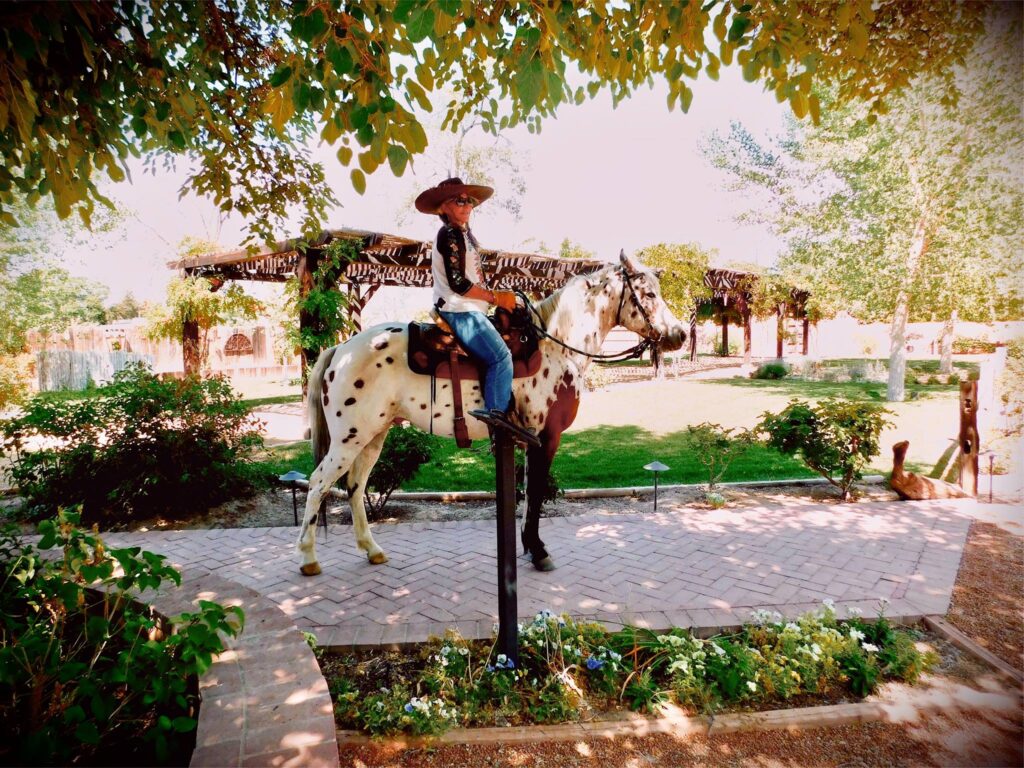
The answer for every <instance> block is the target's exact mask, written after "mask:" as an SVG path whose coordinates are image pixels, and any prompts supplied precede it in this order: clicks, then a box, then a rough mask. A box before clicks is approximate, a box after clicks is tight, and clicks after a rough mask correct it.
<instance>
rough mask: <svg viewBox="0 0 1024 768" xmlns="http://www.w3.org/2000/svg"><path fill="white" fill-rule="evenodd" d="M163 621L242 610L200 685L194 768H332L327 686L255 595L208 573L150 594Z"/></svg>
mask: <svg viewBox="0 0 1024 768" xmlns="http://www.w3.org/2000/svg"><path fill="white" fill-rule="evenodd" d="M144 599H145V601H146V602H148V603H149V604H151V605H152V606H153V607H154V609H155V610H156V611H158V612H160V613H161V614H163V615H165V616H167V617H174V616H177V615H179V614H181V613H184V612H187V611H192V610H195V608H196V607H197V605H198V602H199V600H213V601H216V602H218V603H221V604H223V605H230V606H240V607H241V608H242V609H243V610H244V611H245V627H244V629H243V631H242V633H241V634H240V635H239V636H238V637H234V638H227V640H226V645H227V650H225V651H224V652H223V653H221V654H220V655H219V656H217V657H216V659H215V661H214V662H213V664H212V665H211V666H210V668H209V669H208V670H207V671H206V672H205V673H204V674H203V675H202V676H201V677H200V679H199V691H200V697H201V700H202V703H201V705H200V707H199V725H198V728H197V732H196V747H195V751H194V752H193V753H192V761H191V763H190V766H191V767H192V768H201V767H202V766H217V767H218V768H234V766H244V765H253V766H266V765H302V766H304V767H305V766H316V767H317V768H337V766H339V765H340V763H339V759H338V742H337V738H336V735H335V724H334V708H333V704H332V703H331V697H330V693H329V692H328V690H327V681H326V680H324V677H323V674H321V672H320V665H319V664H318V663H317V660H316V657H315V656H314V655H313V651H312V649H311V648H310V647H309V645H308V644H307V643H306V641H305V638H304V637H303V635H302V633H301V632H300V631H299V630H298V629H297V628H296V627H295V624H294V623H292V621H291V619H289V618H288V617H287V616H286V615H285V614H284V613H283V612H282V611H281V609H280V608H278V607H277V606H276V605H275V604H274V603H273V602H271V601H270V600H268V599H267V598H265V597H263V596H262V595H260V594H259V593H258V592H256V591H255V590H252V589H249V588H248V587H244V586H242V585H241V584H238V583H237V582H234V581H230V580H228V579H225V578H222V577H220V576H216V575H214V574H213V573H210V572H206V573H196V572H192V573H189V574H188V575H187V576H186V577H185V578H183V580H182V583H181V586H179V587H172V588H170V589H162V590H161V591H159V592H157V593H155V595H150V594H147V595H145V597H144Z"/></svg>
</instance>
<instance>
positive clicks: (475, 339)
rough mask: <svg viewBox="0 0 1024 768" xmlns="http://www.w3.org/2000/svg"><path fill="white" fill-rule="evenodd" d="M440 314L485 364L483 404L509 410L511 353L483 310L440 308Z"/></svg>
mask: <svg viewBox="0 0 1024 768" xmlns="http://www.w3.org/2000/svg"><path fill="white" fill-rule="evenodd" d="M441 317H443V318H444V319H445V322H447V323H448V325H450V326H451V327H452V330H453V331H455V336H456V337H457V338H458V340H459V342H460V343H461V344H462V346H463V347H465V349H466V351H467V352H469V353H470V354H472V355H473V356H475V357H476V358H477V359H479V360H480V361H481V362H483V363H485V364H486V365H487V376H486V377H485V378H484V404H485V405H486V406H487V408H489V409H490V408H497V409H498V410H499V411H505V410H508V406H509V403H510V402H511V400H512V354H511V353H510V352H509V351H508V346H507V345H506V344H505V341H504V339H502V338H501V334H499V333H498V331H497V330H495V328H494V326H493V325H491V321H490V320H488V319H487V316H486V315H485V314H483V313H482V312H472V311H471V312H445V311H444V310H441Z"/></svg>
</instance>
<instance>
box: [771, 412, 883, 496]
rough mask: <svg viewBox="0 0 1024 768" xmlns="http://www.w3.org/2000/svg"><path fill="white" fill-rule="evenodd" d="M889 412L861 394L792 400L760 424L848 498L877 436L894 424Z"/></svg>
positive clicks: (783, 447)
mask: <svg viewBox="0 0 1024 768" xmlns="http://www.w3.org/2000/svg"><path fill="white" fill-rule="evenodd" d="M890 413H891V411H889V410H887V409H885V408H883V407H881V406H879V405H875V404H874V403H867V402H863V401H857V400H834V399H831V398H829V399H827V400H823V401H821V402H820V403H818V404H817V405H811V404H809V403H806V402H803V401H801V400H790V402H789V405H788V406H786V408H785V409H784V410H782V411H781V412H779V413H765V414H763V415H762V420H761V423H760V424H759V425H758V429H759V430H760V431H762V432H765V433H767V435H768V446H769V447H770V448H774V449H775V450H777V451H779V452H781V453H783V454H786V455H787V456H793V455H799V456H800V458H801V460H802V461H803V462H804V464H806V465H807V466H808V467H809V468H810V469H812V470H814V471H815V472H817V473H818V474H820V475H821V476H822V477H824V478H825V479H826V480H828V481H829V482H830V483H831V484H832V485H834V486H835V487H836V488H838V489H839V492H840V498H841V499H842V500H843V501H846V500H847V499H849V497H850V489H851V488H852V487H853V483H854V482H855V481H856V480H859V479H860V478H861V477H862V476H863V469H864V467H866V466H867V464H868V462H869V461H870V460H871V459H872V458H873V457H875V456H877V455H878V451H879V446H878V438H879V436H880V435H881V432H882V429H883V428H884V427H885V426H886V425H887V424H890V422H889V421H888V420H887V419H886V418H885V415H886V414H890Z"/></svg>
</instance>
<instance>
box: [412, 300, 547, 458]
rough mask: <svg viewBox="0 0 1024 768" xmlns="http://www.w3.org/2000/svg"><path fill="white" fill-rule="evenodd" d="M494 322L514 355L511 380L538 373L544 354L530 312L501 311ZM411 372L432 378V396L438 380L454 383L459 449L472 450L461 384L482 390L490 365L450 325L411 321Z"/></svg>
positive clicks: (520, 309)
mask: <svg viewBox="0 0 1024 768" xmlns="http://www.w3.org/2000/svg"><path fill="white" fill-rule="evenodd" d="M491 322H492V323H493V324H494V327H495V328H496V329H497V331H498V333H499V334H501V338H502V339H504V340H505V344H507V345H508V348H509V352H511V353H512V378H514V379H520V378H524V377H526V376H533V375H534V374H535V373H537V371H538V370H540V364H541V353H540V347H539V344H538V339H537V335H536V333H535V332H534V330H533V325H532V324H531V323H530V319H529V315H528V314H527V311H526V310H525V309H522V308H516V309H515V310H514V311H512V312H508V311H506V310H504V309H498V310H496V311H495V313H494V316H493V317H492V318H491ZM409 370H410V371H412V372H413V373H418V374H422V375H424V376H430V377H431V392H432V393H433V390H434V381H436V380H437V379H448V380H450V381H451V382H452V397H453V400H454V402H453V407H454V409H455V413H454V416H455V442H456V444H457V445H458V446H459V447H460V448H467V447H469V444H470V440H469V431H468V430H467V429H466V419H465V416H464V415H463V408H462V381H463V380H464V379H468V380H470V381H478V382H480V387H481V389H482V388H483V381H484V376H485V375H486V373H487V366H486V365H484V364H483V363H482V362H480V361H478V360H477V359H476V358H475V357H473V356H471V355H469V354H468V353H467V352H466V351H465V350H464V349H463V348H462V347H461V346H460V345H459V342H458V339H456V338H455V336H454V334H452V333H451V329H450V328H447V324H445V327H441V326H440V325H439V324H437V323H419V322H412V323H409Z"/></svg>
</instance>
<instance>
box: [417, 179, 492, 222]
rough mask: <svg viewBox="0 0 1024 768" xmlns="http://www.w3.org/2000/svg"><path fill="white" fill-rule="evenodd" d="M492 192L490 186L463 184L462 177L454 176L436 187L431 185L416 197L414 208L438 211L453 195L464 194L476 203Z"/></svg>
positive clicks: (420, 210)
mask: <svg viewBox="0 0 1024 768" xmlns="http://www.w3.org/2000/svg"><path fill="white" fill-rule="evenodd" d="M493 194H494V190H493V189H492V188H491V187H485V186H482V185H480V184H463V183H462V179H460V178H459V177H458V176H454V177H452V178H450V179H445V180H444V181H442V182H441V183H440V184H438V185H437V186H436V187H431V188H430V189H428V190H427V191H426V192H423V193H422V194H421V195H420V196H419V197H417V198H416V210H417V211H419V212H420V213H440V212H441V206H442V205H444V203H445V202H446V201H448V200H451V199H452V198H453V197H458V196H459V195H465V196H466V197H472V198H473V199H474V200H476V202H477V204H480V203H482V202H483V201H484V200H486V199H487V198H489V197H490V196H491V195H493Z"/></svg>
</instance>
